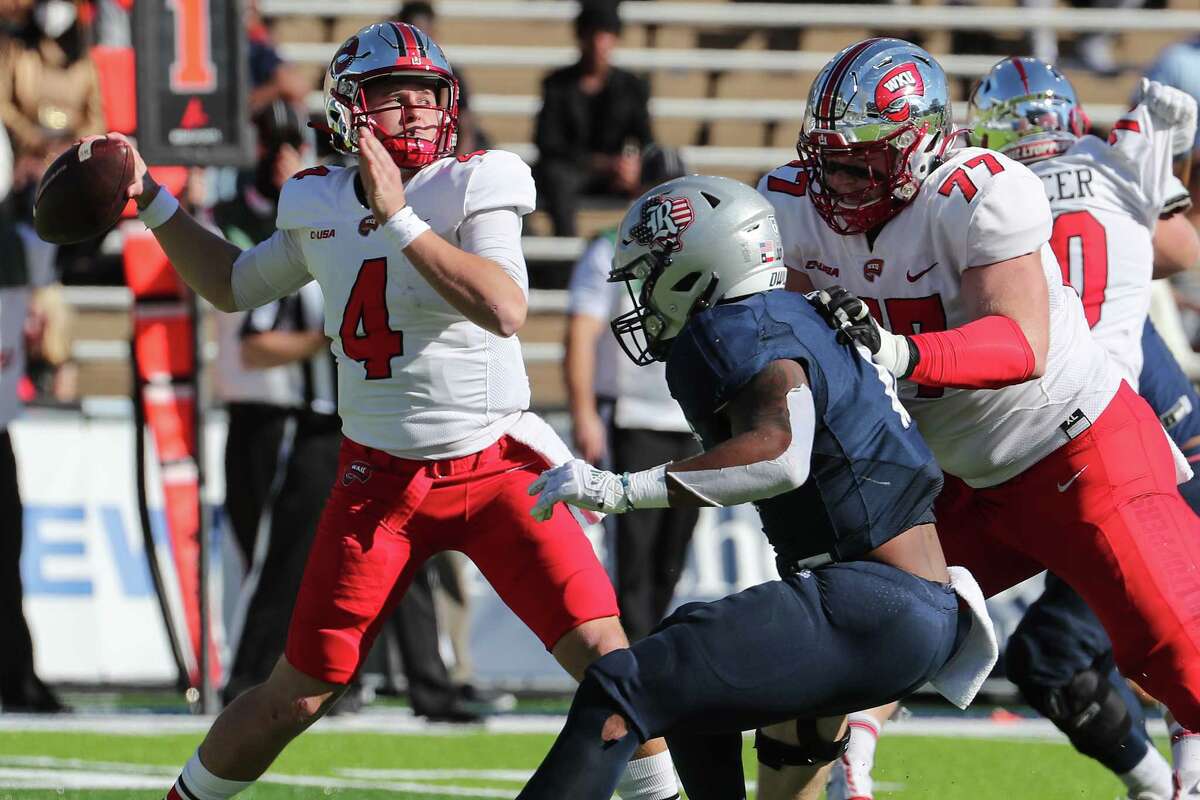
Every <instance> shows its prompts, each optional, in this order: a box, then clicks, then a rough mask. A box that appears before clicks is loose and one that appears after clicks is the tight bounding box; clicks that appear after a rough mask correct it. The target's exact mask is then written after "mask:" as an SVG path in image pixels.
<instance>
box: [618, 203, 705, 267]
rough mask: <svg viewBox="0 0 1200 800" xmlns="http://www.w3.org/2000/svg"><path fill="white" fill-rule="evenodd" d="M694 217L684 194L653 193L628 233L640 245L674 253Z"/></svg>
mask: <svg viewBox="0 0 1200 800" xmlns="http://www.w3.org/2000/svg"><path fill="white" fill-rule="evenodd" d="M695 218H696V215H695V213H694V212H693V211H692V203H691V201H690V200H688V199H687V198H686V197H668V196H667V195H665V194H660V195H655V196H654V197H651V198H650V199H649V200H647V201H646V202H645V203H643V204H642V221H641V222H639V223H638V224H637V225H634V226H633V228H632V229H631V230H630V231H629V235H630V236H632V237H633V238H634V240H635V241H636V242H637V243H638V244H640V245H646V246H649V247H652V248H655V249H660V250H662V251H663V252H666V253H674V252H676V251H678V250H679V249H680V248H682V247H683V232H684V231H685V230H687V227H688V226H689V225H691V224H692V220H693V219H695Z"/></svg>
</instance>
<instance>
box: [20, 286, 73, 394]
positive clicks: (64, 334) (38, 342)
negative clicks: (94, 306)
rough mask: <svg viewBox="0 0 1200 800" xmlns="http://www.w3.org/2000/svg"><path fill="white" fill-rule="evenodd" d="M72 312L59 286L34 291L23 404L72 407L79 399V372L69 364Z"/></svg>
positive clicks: (27, 333) (28, 322)
mask: <svg viewBox="0 0 1200 800" xmlns="http://www.w3.org/2000/svg"><path fill="white" fill-rule="evenodd" d="M71 319H72V314H71V308H70V306H68V305H67V301H66V298H65V297H64V296H63V291H62V286H60V285H58V284H57V283H56V284H53V285H51V286H43V287H41V288H39V289H36V290H34V292H33V294H32V296H31V297H30V299H29V313H28V314H27V315H26V317H25V353H26V368H25V374H26V376H27V378H28V383H27V384H26V385H27V387H28V394H27V395H26V396H24V397H22V398H21V399H22V400H23V401H25V402H27V403H28V402H34V401H36V400H41V401H43V402H47V401H48V402H52V403H73V402H75V401H76V400H77V399H78V394H79V392H78V378H79V371H78V369H77V367H76V364H75V362H74V361H72V360H71Z"/></svg>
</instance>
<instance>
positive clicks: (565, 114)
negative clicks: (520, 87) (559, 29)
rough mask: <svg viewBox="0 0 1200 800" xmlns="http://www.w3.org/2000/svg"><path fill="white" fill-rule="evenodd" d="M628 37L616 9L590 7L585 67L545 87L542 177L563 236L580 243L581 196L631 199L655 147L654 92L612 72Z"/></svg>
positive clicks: (539, 135)
mask: <svg viewBox="0 0 1200 800" xmlns="http://www.w3.org/2000/svg"><path fill="white" fill-rule="evenodd" d="M620 34H621V17H620V15H619V14H618V12H617V6H616V4H615V3H612V2H606V1H605V0H585V2H584V3H583V4H582V5H581V6H580V10H579V16H578V17H576V19H575V36H576V39H577V40H578V42H579V61H578V62H576V63H575V64H572V65H571V66H569V67H564V68H562V69H559V70H556V71H555V72H552V73H551V74H550V75H549V76H547V77H546V79H545V80H544V81H543V82H542V110H541V111H540V112H539V113H538V117H537V129H536V133H535V140H536V144H537V147H538V164H537V169H536V171H535V177H536V179H537V187H538V194H539V195H540V197H541V200H542V201H543V203H544V207H545V209H546V211H547V212H548V213H549V214H550V218H551V220H552V221H553V224H554V233H555V235H556V236H574V235H575V216H576V212H577V210H578V206H579V196H580V195H581V194H589V195H609V196H615V197H622V198H627V197H630V196H632V195H634V194H636V193H637V190H638V187H639V186H640V185H641V184H640V181H641V178H640V175H641V167H642V164H641V155H640V153H641V151H642V150H643V149H644V148H645V147H647V146H648V145H649V144H651V142H652V141H653V134H652V133H651V130H650V110H649V105H648V104H649V95H650V87H649V85H648V84H647V83H646V81H645V80H643V79H642V78H639V77H637V76H636V75H634V74H632V73H630V72H626V71H625V70H623V69H619V68H617V67H614V66H613V65H612V52H613V49H614V48H615V47H616V46H617V39H618V38H619V36H620Z"/></svg>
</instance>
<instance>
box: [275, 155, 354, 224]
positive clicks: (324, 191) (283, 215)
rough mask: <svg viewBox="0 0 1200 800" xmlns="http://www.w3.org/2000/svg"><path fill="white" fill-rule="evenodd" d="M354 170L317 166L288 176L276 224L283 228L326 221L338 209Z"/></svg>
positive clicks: (280, 200) (281, 195) (276, 216)
mask: <svg viewBox="0 0 1200 800" xmlns="http://www.w3.org/2000/svg"><path fill="white" fill-rule="evenodd" d="M353 178H354V170H351V169H347V168H345V167H329V166H318V167H310V168H309V169H302V170H300V171H299V172H297V173H296V174H295V175H293V176H292V177H291V178H289V179H288V181H287V183H285V184H284V185H283V188H282V189H281V190H280V192H279V206H278V208H277V209H276V212H275V226H276V227H277V228H279V229H280V230H293V229H296V228H313V227H317V226H320V225H323V224H327V223H328V222H329V220H330V218H331V217H332V216H333V215H334V213H336V212H335V211H334V209H336V208H337V205H338V201H339V198H340V196H341V193H342V192H343V191H344V189H345V187H346V182H347V181H350V180H353Z"/></svg>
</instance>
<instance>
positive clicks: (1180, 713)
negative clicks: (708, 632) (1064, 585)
mask: <svg viewBox="0 0 1200 800" xmlns="http://www.w3.org/2000/svg"><path fill="white" fill-rule="evenodd" d="M950 125H951V109H950V101H949V92H948V90H947V86H946V78H945V74H944V72H943V71H942V69H941V66H940V65H939V64H938V63H937V61H936V60H935V59H934V58H933V57H932V56H930V55H929V54H928V53H927V52H925V51H924V50H922V49H921V48H919V47H916V46H914V45H912V44H909V43H907V42H902V41H900V40H896V39H869V40H866V41H863V42H859V43H857V44H855V45H852V46H851V47H848V48H846V49H845V50H843V51H842V52H841V53H839V54H838V55H837V56H835V57H834V59H833V60H832V61H830V63H829V64H827V65H826V67H825V68H824V69H823V70H822V72H821V73H820V74H819V75H818V77H817V79H816V80H815V81H814V83H813V86H812V89H811V91H810V94H809V98H808V103H807V108H806V113H805V120H804V123H803V127H802V129H801V131H800V137H799V141H798V145H797V149H798V151H799V155H800V159H799V160H798V161H795V162H792V163H791V164H789V165H787V166H785V167H782V168H780V169H778V170H775V171H774V172H772V173H771V174H770V175H768V176H766V178H764V180H763V181H762V183H761V184H760V190H761V191H762V192H763V193H764V195H765V196H766V197H767V198H768V199H769V200H771V202H772V203H773V204H774V205H775V208H776V211H777V215H778V220H779V226H780V230H781V233H782V235H783V240H784V258H785V262H786V263H787V265H788V266H789V267H790V268H791V270H792V272H791V275H792V281H791V284H792V285H793V286H794V287H796V288H802V289H810V288H816V289H822V290H823V291H821V292H818V293H817V294H814V295H813V297H812V299H813V301H814V302H815V303H817V304H818V306H819V307H822V308H824V309H825V310H826V313H827V314H828V316H829V318H830V322H831V324H834V325H835V326H836V327H839V328H840V329H841V330H842V331H843V334H844V335H845V336H846V337H847V338H848V339H851V340H854V341H856V342H857V343H859V344H862V345H864V346H866V347H868V349H870V350H871V352H872V353H873V354H874V358H875V359H876V360H877V362H878V363H880V364H881V365H882V366H885V367H886V368H888V369H889V370H890V371H892V373H893V374H895V375H896V376H897V377H899V378H901V379H905V380H906V381H908V382H909V386H908V387H907V389H906V391H905V392H904V394H903V395H902V399H903V400H904V402H905V405H906V407H908V408H909V409H910V411H911V412H912V414H913V416H914V417H915V418H916V419H917V421H918V427H919V428H920V430H921V433H922V435H923V436H924V437H925V439H926V441H927V442H928V443H929V445H930V447H931V449H932V450H933V452H934V455H935V456H936V457H937V459H938V462H939V463H940V464H941V466H942V468H943V470H944V471H945V473H946V486H945V489H944V490H943V492H942V494H941V496H940V497H939V498H938V502H937V505H936V507H935V510H936V513H937V519H938V534H939V536H940V538H941V540H942V545H943V549H944V551H945V553H946V557H947V561H948V563H951V564H961V565H963V566H966V567H967V568H968V569H969V570H970V571H971V572H972V574H974V575H975V576H976V578H977V579H978V581H979V583H980V584H981V585H982V586H983V588H984V590H985V592H987V593H988V594H994V593H995V592H997V591H1000V590H1002V589H1004V588H1007V587H1008V586H1011V585H1014V584H1016V583H1017V582H1019V581H1021V580H1023V579H1025V578H1027V577H1030V576H1032V575H1034V574H1036V573H1038V572H1041V571H1042V570H1043V569H1047V568H1049V569H1051V570H1053V571H1054V572H1056V573H1057V574H1059V575H1060V576H1062V577H1063V578H1064V579H1065V580H1066V581H1068V582H1069V583H1070V584H1071V585H1072V586H1073V587H1074V588H1075V589H1076V590H1078V591H1079V593H1080V594H1081V595H1082V596H1083V597H1084V598H1085V600H1087V602H1088V604H1089V605H1090V606H1091V607H1092V608H1093V609H1095V610H1096V612H1097V615H1098V616H1099V617H1100V619H1101V620H1102V622H1103V623H1104V625H1105V627H1106V628H1107V630H1108V632H1109V634H1110V635H1111V636H1112V639H1113V642H1114V650H1115V655H1116V660H1117V662H1118V664H1119V665H1120V666H1121V668H1122V671H1123V672H1125V673H1126V674H1139V675H1144V676H1145V678H1144V680H1143V685H1144V686H1145V687H1146V688H1147V689H1148V690H1149V691H1150V692H1151V693H1153V694H1154V695H1155V696H1157V697H1159V698H1160V699H1161V700H1163V701H1164V702H1165V703H1166V704H1167V705H1168V707H1169V708H1171V710H1172V712H1173V713H1174V714H1175V716H1176V717H1177V718H1180V719H1181V721H1182V719H1183V717H1187V718H1189V719H1192V720H1195V721H1197V722H1200V647H1198V646H1197V644H1196V643H1197V642H1200V629H1198V628H1197V624H1196V622H1195V621H1194V620H1196V619H1197V618H1198V615H1200V594H1193V593H1194V592H1196V593H1200V539H1198V538H1197V535H1198V534H1200V520H1198V519H1197V518H1196V517H1195V515H1193V514H1192V513H1191V510H1190V509H1189V508H1188V507H1187V506H1186V505H1185V504H1184V503H1183V501H1182V499H1181V498H1180V497H1179V493H1178V491H1177V490H1176V488H1175V485H1176V482H1177V478H1178V475H1177V473H1176V461H1175V458H1174V455H1173V451H1172V447H1171V445H1170V443H1169V442H1168V440H1167V438H1166V436H1165V435H1164V434H1163V432H1162V427H1161V425H1159V423H1158V419H1157V418H1156V416H1155V415H1154V413H1153V412H1152V411H1151V410H1150V408H1149V407H1148V406H1147V405H1146V404H1145V402H1144V401H1142V400H1141V398H1139V397H1138V396H1137V395H1136V393H1134V392H1133V390H1132V389H1131V388H1130V387H1129V386H1128V385H1127V384H1125V383H1124V382H1123V381H1122V380H1121V372H1120V369H1119V367H1118V366H1117V364H1116V363H1115V362H1113V361H1112V360H1111V359H1110V358H1109V357H1108V355H1107V353H1105V351H1104V349H1103V348H1102V347H1100V345H1099V344H1098V343H1097V342H1096V341H1095V340H1094V339H1093V338H1092V337H1091V335H1090V333H1089V331H1088V326H1087V322H1086V320H1085V318H1084V314H1083V308H1082V306H1081V304H1080V301H1079V298H1078V296H1077V295H1076V294H1075V293H1074V291H1073V290H1072V289H1070V288H1069V287H1067V286H1064V285H1063V282H1062V277H1061V273H1060V272H1059V267H1058V264H1057V262H1056V260H1055V257H1054V254H1053V252H1052V250H1051V248H1050V246H1049V240H1050V236H1051V214H1050V207H1049V204H1048V202H1047V200H1046V196H1045V193H1044V192H1043V190H1042V185H1041V181H1040V180H1039V179H1038V178H1037V177H1036V176H1035V175H1034V174H1033V173H1032V172H1030V171H1029V169H1028V168H1026V167H1024V166H1023V165H1021V164H1019V163H1016V162H1014V161H1012V160H1010V159H1008V158H1006V157H1004V156H1002V155H1000V154H998V153H995V152H992V151H989V150H983V149H979V148H961V149H953V147H952V145H951V138H952V137H951V128H950ZM843 287H847V288H848V289H849V290H850V291H847V289H846V288H843ZM851 292H853V294H852V293H851ZM856 295H857V296H856ZM1134 431H1136V434H1135V433H1133V432H1134ZM1151 507H1152V508H1153V512H1150V511H1149V509H1150V508H1151ZM1135 541H1136V542H1138V543H1139V544H1137V545H1136V546H1135V545H1134V542H1135ZM1150 543H1153V544H1152V545H1151V544H1150ZM1181 563H1187V564H1189V565H1192V566H1189V569H1188V570H1187V572H1186V574H1185V573H1184V572H1183V571H1181V570H1179V569H1178V568H1177V567H1178V565H1179V564H1181ZM1193 566H1194V568H1195V569H1194V570H1193ZM1118 587H1120V588H1118ZM1192 597H1195V598H1196V599H1195V600H1192V599H1191V598H1192ZM1168 654H1169V655H1168ZM1150 684H1153V687H1151V685H1150ZM772 732H773V733H774V732H775V731H772Z"/></svg>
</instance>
